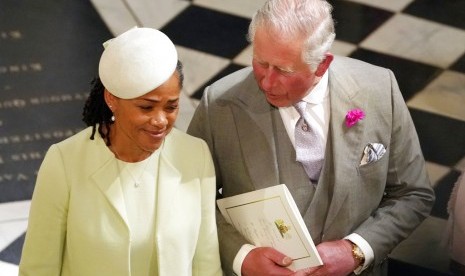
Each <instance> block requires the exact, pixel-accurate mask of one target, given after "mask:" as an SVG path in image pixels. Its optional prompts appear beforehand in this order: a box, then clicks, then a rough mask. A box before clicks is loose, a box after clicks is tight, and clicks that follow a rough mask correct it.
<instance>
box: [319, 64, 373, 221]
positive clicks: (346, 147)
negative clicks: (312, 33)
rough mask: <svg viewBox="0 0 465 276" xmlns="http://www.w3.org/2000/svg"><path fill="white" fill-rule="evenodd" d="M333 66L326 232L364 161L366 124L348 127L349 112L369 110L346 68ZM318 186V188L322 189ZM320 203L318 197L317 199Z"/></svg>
mask: <svg viewBox="0 0 465 276" xmlns="http://www.w3.org/2000/svg"><path fill="white" fill-rule="evenodd" d="M338 65H339V64H338V63H337V62H334V66H333V67H331V69H330V71H329V89H330V104H331V108H330V110H331V115H330V118H331V119H330V127H329V133H328V146H327V152H326V154H327V158H326V160H325V166H326V168H325V169H324V174H325V175H324V177H323V179H322V182H323V183H320V184H322V186H324V187H326V189H327V191H325V193H327V198H328V199H329V200H330V202H329V209H328V214H327V216H326V217H327V218H326V221H325V223H324V225H325V226H324V229H323V230H326V229H327V228H329V227H330V226H331V225H332V223H333V222H334V218H336V216H337V214H338V212H339V211H340V209H341V207H342V205H343V203H344V201H345V199H346V196H347V194H348V192H349V191H350V188H351V185H352V184H353V183H354V181H357V171H358V166H359V163H360V158H361V157H362V155H361V154H362V152H361V150H360V148H362V149H363V147H361V145H360V143H361V141H362V139H361V137H362V135H363V132H364V128H365V126H364V124H363V120H362V121H359V122H358V123H357V124H355V125H354V126H352V127H350V128H349V127H347V126H346V125H345V116H346V114H347V112H348V111H349V110H352V109H355V108H358V109H361V110H366V104H367V98H368V97H366V95H363V94H362V93H360V87H359V85H358V84H357V83H356V82H355V81H354V80H353V79H352V78H350V74H346V73H345V72H344V70H347V69H345V68H344V69H343V68H339V67H338ZM320 184H319V185H320ZM315 198H316V199H318V198H319V197H318V195H317V196H315Z"/></svg>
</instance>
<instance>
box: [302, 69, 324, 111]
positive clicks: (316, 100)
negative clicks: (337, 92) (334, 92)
mask: <svg viewBox="0 0 465 276" xmlns="http://www.w3.org/2000/svg"><path fill="white" fill-rule="evenodd" d="M328 92H329V90H328V70H326V72H325V73H324V74H323V76H322V77H321V79H320V81H319V82H318V83H317V84H316V86H315V87H314V88H313V89H312V90H310V92H309V93H308V94H307V96H305V97H304V98H303V99H302V100H304V101H306V102H307V103H312V104H320V103H321V102H323V100H324V98H326V97H327V96H328Z"/></svg>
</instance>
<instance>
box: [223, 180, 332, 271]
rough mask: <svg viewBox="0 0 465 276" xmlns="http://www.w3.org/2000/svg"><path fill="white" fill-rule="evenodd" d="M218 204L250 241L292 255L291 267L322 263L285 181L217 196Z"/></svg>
mask: <svg viewBox="0 0 465 276" xmlns="http://www.w3.org/2000/svg"><path fill="white" fill-rule="evenodd" d="M217 204H218V207H219V209H220V211H221V214H222V215H223V217H224V218H225V219H226V221H228V222H229V223H230V224H232V225H233V226H234V227H235V228H236V229H237V230H238V231H239V232H240V233H241V234H242V235H243V236H244V237H245V238H246V239H247V240H248V241H249V242H250V243H251V244H253V245H255V246H269V247H273V248H275V249H276V250H278V251H280V252H281V253H283V254H285V255H287V256H289V257H290V258H292V259H293V262H292V265H291V266H290V267H289V268H290V269H292V270H294V271H295V270H298V269H302V268H306V267H312V266H318V265H322V264H323V262H322V261H321V258H320V255H319V254H318V251H317V250H316V248H315V244H314V243H313V240H312V238H311V237H310V233H309V232H308V229H307V227H306V226H305V223H304V220H303V219H302V216H301V215H300V212H299V210H298V208H297V205H296V204H295V202H294V199H293V198H292V195H291V193H290V192H289V190H288V189H287V187H286V185H285V184H281V185H277V186H273V187H269V188H266V189H261V190H256V191H253V192H249V193H244V194H240V195H236V196H232V197H227V198H222V199H218V200H217Z"/></svg>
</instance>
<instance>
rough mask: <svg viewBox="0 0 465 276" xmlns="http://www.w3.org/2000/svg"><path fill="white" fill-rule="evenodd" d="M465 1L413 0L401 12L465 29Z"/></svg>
mask: <svg viewBox="0 0 465 276" xmlns="http://www.w3.org/2000/svg"><path fill="white" fill-rule="evenodd" d="M464 11H465V1H463V0H455V1H438V0H421V1H418V0H417V1H413V2H412V3H411V4H410V5H409V6H408V7H407V8H406V9H405V10H404V11H403V12H404V13H408V14H411V15H415V16H418V17H422V18H425V19H428V20H432V21H436V22H441V23H443V24H447V25H450V26H455V27H457V28H460V29H465V20H463V19H464Z"/></svg>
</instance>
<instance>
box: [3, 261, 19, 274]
mask: <svg viewBox="0 0 465 276" xmlns="http://www.w3.org/2000/svg"><path fill="white" fill-rule="evenodd" d="M18 272H19V271H18V266H17V265H14V264H10V263H5V262H2V261H0V274H1V275H2V276H18Z"/></svg>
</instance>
